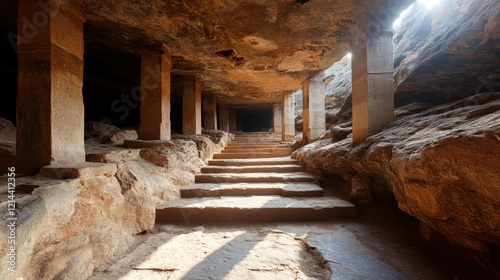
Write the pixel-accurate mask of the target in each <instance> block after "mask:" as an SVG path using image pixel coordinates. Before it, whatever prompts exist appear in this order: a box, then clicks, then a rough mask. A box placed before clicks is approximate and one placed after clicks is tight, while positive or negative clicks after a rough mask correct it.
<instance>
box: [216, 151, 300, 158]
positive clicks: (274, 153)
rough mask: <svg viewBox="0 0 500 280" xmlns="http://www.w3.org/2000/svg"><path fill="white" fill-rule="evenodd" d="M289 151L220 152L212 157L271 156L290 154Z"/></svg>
mask: <svg viewBox="0 0 500 280" xmlns="http://www.w3.org/2000/svg"><path fill="white" fill-rule="evenodd" d="M290 154H291V151H276V152H272V153H259V152H251V153H221V154H215V155H214V157H213V158H214V159H233V158H234V159H247V158H271V157H278V156H286V155H290Z"/></svg>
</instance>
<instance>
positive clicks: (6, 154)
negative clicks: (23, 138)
mask: <svg viewBox="0 0 500 280" xmlns="http://www.w3.org/2000/svg"><path fill="white" fill-rule="evenodd" d="M15 153H16V127H15V126H14V125H13V124H12V122H10V121H9V120H6V119H3V118H0V175H1V174H6V173H7V168H8V167H9V165H11V164H12V162H13V161H14V156H13V155H14V154H15Z"/></svg>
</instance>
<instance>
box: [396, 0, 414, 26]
mask: <svg viewBox="0 0 500 280" xmlns="http://www.w3.org/2000/svg"><path fill="white" fill-rule="evenodd" d="M411 8H413V4H411V5H410V6H409V7H408V8H407V9H406V10H404V11H403V12H402V13H401V14H400V15H399V17H398V18H397V19H396V20H395V21H394V23H393V25H392V27H393V28H394V29H397V28H398V27H399V26H400V25H401V23H402V22H403V19H404V18H406V16H407V15H408V13H409V12H410V10H411Z"/></svg>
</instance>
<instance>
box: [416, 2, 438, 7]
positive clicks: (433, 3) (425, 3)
mask: <svg viewBox="0 0 500 280" xmlns="http://www.w3.org/2000/svg"><path fill="white" fill-rule="evenodd" d="M439 1H440V0H418V3H420V4H421V5H424V6H426V7H428V8H432V7H435V6H437V5H439Z"/></svg>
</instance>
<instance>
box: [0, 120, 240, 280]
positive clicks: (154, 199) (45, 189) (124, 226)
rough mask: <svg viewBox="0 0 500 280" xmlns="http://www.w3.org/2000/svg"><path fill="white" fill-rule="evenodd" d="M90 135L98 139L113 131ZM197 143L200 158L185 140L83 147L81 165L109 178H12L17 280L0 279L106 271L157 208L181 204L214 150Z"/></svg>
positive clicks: (2, 246) (3, 232)
mask: <svg viewBox="0 0 500 280" xmlns="http://www.w3.org/2000/svg"><path fill="white" fill-rule="evenodd" d="M94 128H97V129H96V130H94V132H96V133H97V134H96V135H98V136H102V135H104V134H105V133H101V132H103V131H115V129H114V128H113V127H107V126H103V125H96V126H94ZM103 128H104V129H103ZM109 129H111V130H109ZM115 132H116V131H115ZM210 135H211V137H216V138H217V139H218V141H219V143H218V145H219V146H221V145H225V143H228V142H230V140H231V139H230V135H229V134H228V133H224V132H217V131H212V132H210ZM94 136H95V135H94ZM190 137H191V136H187V138H190ZM193 137H194V136H193ZM97 138H99V137H97ZM97 138H94V139H97ZM198 138H203V139H202V140H203V142H204V143H206V144H207V146H206V147H208V149H206V150H203V153H202V150H200V149H199V147H198V146H197V143H195V142H194V141H192V140H189V139H188V140H181V139H177V140H172V141H137V140H126V141H125V146H130V147H131V148H124V147H121V146H117V145H110V144H106V145H103V144H95V143H93V141H89V142H90V143H93V144H87V145H86V151H87V161H93V162H102V163H108V164H111V166H112V167H113V168H112V170H113V171H112V172H106V173H99V174H100V175H96V176H91V177H86V178H79V179H69V180H66V179H61V180H55V179H50V178H47V177H43V176H40V175H39V176H36V177H20V178H18V179H17V182H16V183H17V186H18V188H17V192H16V200H17V201H16V202H17V217H19V222H18V225H17V236H16V244H17V264H16V265H17V266H16V274H9V272H8V270H7V269H1V270H0V279H21V278H23V279H86V278H88V277H90V276H91V275H92V274H93V272H94V271H95V270H102V269H104V268H106V266H107V264H109V263H110V262H112V261H113V260H114V259H115V258H117V257H119V256H120V255H121V254H123V253H125V252H126V250H127V249H128V248H129V247H130V246H131V245H132V244H134V242H136V240H137V239H136V238H135V237H134V235H137V234H139V233H141V232H144V231H148V230H151V229H152V228H153V226H154V221H155V205H156V203H160V202H163V201H165V200H174V199H177V198H179V188H180V187H181V186H184V185H187V184H190V183H192V182H194V174H195V173H197V172H199V170H200V167H201V166H203V165H204V162H205V161H206V160H207V159H208V158H211V157H212V155H213V152H214V151H215V150H217V146H216V145H215V144H214V143H213V142H212V141H211V140H210V139H209V137H208V136H202V135H199V136H197V138H196V139H198ZM206 147H205V148H206ZM207 150H209V151H210V152H209V153H207ZM2 178H3V179H2V180H1V182H2V183H3V184H4V185H0V194H2V195H1V196H0V208H2V209H7V203H8V202H7V201H6V197H7V196H6V195H5V194H6V193H7V186H6V182H7V178H6V177H2ZM2 215H6V213H3V214H2ZM5 223H6V219H5V217H4V216H2V222H1V225H2V226H1V228H0V237H1V240H0V254H1V256H2V259H1V260H0V261H1V262H2V263H3V264H6V263H7V252H8V251H9V249H8V248H9V246H10V244H8V243H7V241H8V238H7V237H8V236H9V228H8V227H7V226H6V224H5ZM4 267H5V266H4V265H2V268H4Z"/></svg>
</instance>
